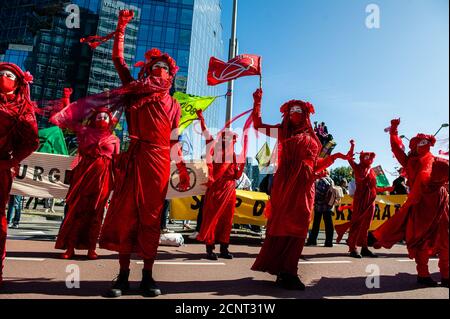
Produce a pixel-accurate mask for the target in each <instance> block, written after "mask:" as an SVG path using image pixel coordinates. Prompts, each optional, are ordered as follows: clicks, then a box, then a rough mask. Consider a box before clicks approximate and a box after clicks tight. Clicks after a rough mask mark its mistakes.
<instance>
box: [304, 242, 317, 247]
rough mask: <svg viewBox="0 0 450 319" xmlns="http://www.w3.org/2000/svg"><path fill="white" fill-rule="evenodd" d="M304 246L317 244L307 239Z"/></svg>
mask: <svg viewBox="0 0 450 319" xmlns="http://www.w3.org/2000/svg"><path fill="white" fill-rule="evenodd" d="M305 246H306V247H311V246H317V243H313V242H310V241H307V242H306V244H305Z"/></svg>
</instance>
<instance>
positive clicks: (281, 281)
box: [276, 274, 306, 291]
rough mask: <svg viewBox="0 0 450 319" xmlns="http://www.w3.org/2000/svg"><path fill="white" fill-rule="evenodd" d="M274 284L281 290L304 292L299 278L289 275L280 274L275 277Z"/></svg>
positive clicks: (303, 286)
mask: <svg viewBox="0 0 450 319" xmlns="http://www.w3.org/2000/svg"><path fill="white" fill-rule="evenodd" d="M276 283H277V285H278V286H280V287H281V288H284V289H287V290H300V291H304V290H305V289H306V286H305V285H304V284H303V283H302V282H301V280H300V278H298V276H294V275H291V274H281V275H279V276H277V281H276Z"/></svg>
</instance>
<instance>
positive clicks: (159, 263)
mask: <svg viewBox="0 0 450 319" xmlns="http://www.w3.org/2000/svg"><path fill="white" fill-rule="evenodd" d="M136 264H138V265H143V264H144V263H143V262H142V261H138V262H136ZM155 265H164V266H226V264H225V263H199V262H163V261H157V262H155Z"/></svg>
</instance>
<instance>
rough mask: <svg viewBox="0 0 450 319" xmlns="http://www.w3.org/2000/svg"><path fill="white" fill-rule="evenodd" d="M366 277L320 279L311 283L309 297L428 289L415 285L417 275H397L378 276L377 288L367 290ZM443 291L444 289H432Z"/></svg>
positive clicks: (434, 276) (437, 275)
mask: <svg viewBox="0 0 450 319" xmlns="http://www.w3.org/2000/svg"><path fill="white" fill-rule="evenodd" d="M433 278H434V279H436V280H437V279H439V278H440V276H439V274H433ZM366 280H367V277H352V278H327V277H322V278H320V279H319V280H317V281H313V282H312V283H311V285H312V288H311V289H310V290H309V297H312V298H324V297H325V298H330V297H344V296H345V297H359V296H362V295H376V294H385V293H399V292H405V291H414V290H419V289H429V288H427V287H424V286H420V285H418V284H417V275H413V274H409V273H398V274H397V275H393V276H380V277H379V280H380V281H379V283H380V285H379V288H374V289H369V288H367V286H366ZM433 289H444V288H433Z"/></svg>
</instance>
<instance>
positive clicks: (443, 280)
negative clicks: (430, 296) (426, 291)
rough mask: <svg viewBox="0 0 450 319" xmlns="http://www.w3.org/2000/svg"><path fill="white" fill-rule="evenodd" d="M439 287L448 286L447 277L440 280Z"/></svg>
mask: <svg viewBox="0 0 450 319" xmlns="http://www.w3.org/2000/svg"><path fill="white" fill-rule="evenodd" d="M441 287H444V288H448V278H447V279H442V280H441Z"/></svg>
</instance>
